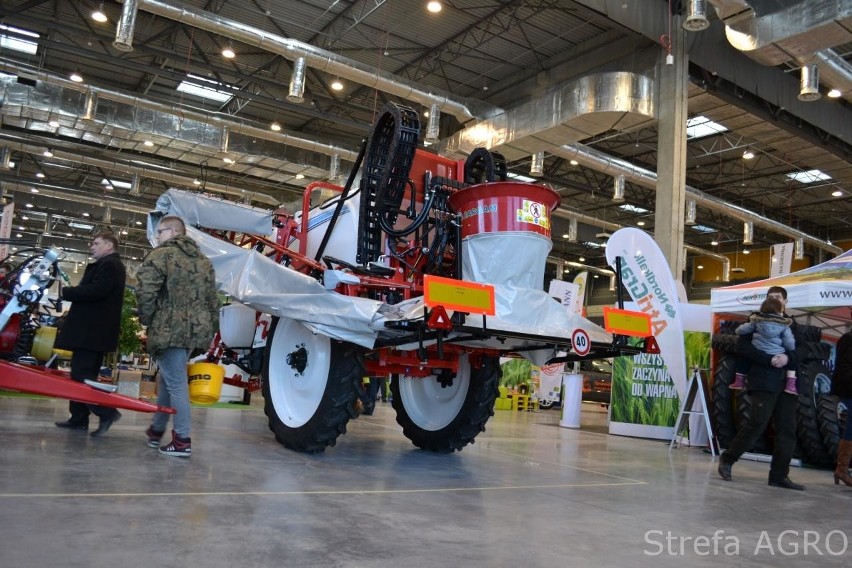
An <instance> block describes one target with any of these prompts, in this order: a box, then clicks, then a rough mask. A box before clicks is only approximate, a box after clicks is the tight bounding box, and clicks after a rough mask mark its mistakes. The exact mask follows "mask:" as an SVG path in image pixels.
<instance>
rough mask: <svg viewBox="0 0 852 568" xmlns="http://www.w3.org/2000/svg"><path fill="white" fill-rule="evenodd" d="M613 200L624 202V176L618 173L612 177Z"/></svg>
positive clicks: (614, 201)
mask: <svg viewBox="0 0 852 568" xmlns="http://www.w3.org/2000/svg"><path fill="white" fill-rule="evenodd" d="M612 202H613V203H623V202H624V176H623V175H617V176H615V177H614V178H612Z"/></svg>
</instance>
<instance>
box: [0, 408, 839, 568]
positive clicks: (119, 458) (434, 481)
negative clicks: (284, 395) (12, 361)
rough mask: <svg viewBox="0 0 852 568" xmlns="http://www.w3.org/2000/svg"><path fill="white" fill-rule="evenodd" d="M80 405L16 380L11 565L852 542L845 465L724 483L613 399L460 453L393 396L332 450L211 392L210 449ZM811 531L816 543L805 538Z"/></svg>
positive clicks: (10, 448)
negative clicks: (177, 451)
mask: <svg viewBox="0 0 852 568" xmlns="http://www.w3.org/2000/svg"><path fill="white" fill-rule="evenodd" d="M255 400H256V403H259V402H260V401H261V399H260V397H256V399H255ZM66 404H67V403H66V402H65V401H61V400H47V399H23V398H0V433H2V439H3V450H2V452H0V479H2V483H1V484H0V511H2V512H0V566H3V567H15V568H29V567H59V566H61V567H67V568H71V567H87V568H89V567H95V568H97V567H101V566H104V567H112V568H134V567H136V566H140V567H141V566H144V567H146V568H151V567H170V566H175V567H178V566H179V567H195V566H198V567H205V568H218V567H235V566H239V567H266V566H269V567H299V568H301V567H312V566H317V567H350V566H352V567H366V566H368V567H372V566H377V567H379V566H381V567H394V568H397V567H404V568H419V567H463V566H476V567H491V566H497V567H503V566H506V567H508V566H518V567H537V566H541V567H556V566H572V567H574V566H595V567H599V566H607V567H627V566H630V567H633V566H655V567H656V566H679V567H684V566H686V567H689V566H707V565H709V564H708V562H722V563H723V564H719V565H724V566H769V565H772V566H797V567H801V566H849V565H850V561H851V560H852V542H850V541H852V521H850V516H849V510H850V506H852V489H847V488H839V487H835V486H834V485H832V478H831V474H830V472H827V471H817V470H808V469H804V470H800V469H794V470H793V472H792V474H791V477H792V478H793V479H794V480H795V481H798V482H802V483H805V484H807V485H808V491H807V492H804V493H801V492H795V491H789V490H783V489H777V488H771V487H768V486H767V485H766V474H767V469H768V466H767V464H764V463H756V462H740V463H738V464H737V465H736V466H735V468H734V482H733V483H725V482H723V481H721V480H720V479H719V478H718V476H717V474H716V471H715V470H716V467H715V463H713V462H711V458H710V456H709V454H705V453H704V452H702V451H701V450H700V449H697V448H682V449H678V450H675V451H674V452H672V453H669V451H668V448H667V445H666V444H664V443H662V442H659V441H648V440H638V439H631V438H623V437H615V436H609V435H607V434H606V414H605V412H604V411H602V409H601V408H600V407H599V406H596V405H584V409H583V416H582V425H583V426H582V428H581V429H580V430H571V429H565V428H560V427H559V426H558V421H559V413H558V411H544V412H538V413H513V412H510V411H498V412H497V415H496V416H495V417H494V418H492V420H491V421H490V422H489V424H488V431H487V432H485V433H483V434H482V435H480V437H479V438H478V442H477V443H476V444H474V445H473V446H469V447H467V448H465V449H464V451H462V452H460V453H456V454H453V455H434V454H429V453H425V452H422V451H419V450H417V449H415V448H414V446H412V445H411V444H410V443H409V442H408V440H407V439H405V438H404V437H403V436H402V433H401V429H400V428H399V427H397V425H396V422H395V421H394V412H393V410H392V408H391V407H390V405H389V404H387V405H383V404H379V405H378V406H377V409H376V413H375V415H373V416H363V417H361V418H359V419H357V420H355V421H352V422H350V424H349V433H348V434H347V435H346V436H343V437H342V438H341V439H340V440H339V441H338V444H337V446H336V447H334V448H330V449H328V450H327V451H326V452H325V453H324V454H319V455H303V454H297V453H294V452H291V451H288V450H286V449H284V448H283V447H281V446H279V445H278V444H277V443H276V442H275V440H274V439H273V437H272V435H271V433H270V432H269V431H268V429H267V426H266V420H265V417H264V415H263V412H262V409H261V408H260V406H259V405H258V404H255V405H252V407H250V408H248V409H245V410H237V409H230V408H225V409H204V408H194V409H193V428H194V435H193V442H194V443H193V452H194V454H193V457H192V458H191V459H189V460H183V459H178V458H168V457H164V456H161V455H159V454H158V453H157V451H156V450H154V449H151V448H148V447H147V446H146V445H145V438H144V435H143V431H144V429H145V427H146V426H147V424H148V421H149V416H148V415H145V414H136V413H133V412H124V418H123V419H122V420H121V421H120V422H118V423H117V424H116V425H115V426H113V428H112V429H111V430H110V432H109V434H108V435H107V436H106V437H105V438H102V439H92V438H90V437H89V436H87V435H83V434H81V433H79V432H68V431H64V430H60V429H58V428H56V427H54V425H53V421H54V420H61V419H64V418H65V417H66V412H65V408H66ZM785 530H786V531H798V532H797V533H796V534H793V533H787V534H786V535H785V534H782V533H783V531H785ZM649 531H656V532H649ZM717 531H719V532H717ZM806 531H811V532H809V533H808V535H809V538H810V539H811V540H816V539H819V542H818V544H817V548H814V547H810V548H808V549H807V550H805V533H806ZM714 533H715V534H716V535H717V544H716V546H717V548H716V550H715V551H714V545H713V540H712V538H713V536H714ZM696 538H697V539H698V540H697V541H696V540H695V539H696ZM702 539H706V540H702ZM779 539H780V541H781V544H780V546H779ZM826 541H827V542H826ZM696 543H697V547H696ZM734 545H737V549H736V550H735V547H734ZM794 546H798V552H797V553H793V552H794ZM827 547H828V548H827ZM829 549H830V550H829ZM818 551H819V552H821V554H822V555H818ZM806 552H807V554H806ZM833 554H834V555H833ZM708 556H709V558H708Z"/></svg>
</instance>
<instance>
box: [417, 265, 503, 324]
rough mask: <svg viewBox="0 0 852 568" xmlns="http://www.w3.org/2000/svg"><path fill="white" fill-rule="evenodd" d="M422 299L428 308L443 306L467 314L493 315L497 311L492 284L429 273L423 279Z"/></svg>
mask: <svg viewBox="0 0 852 568" xmlns="http://www.w3.org/2000/svg"><path fill="white" fill-rule="evenodd" d="M423 300H424V302H425V303H426V306H428V307H430V308H433V307H435V306H443V307H444V308H446V309H448V310H455V311H457V312H465V313H468V314H482V315H486V316H493V315H494V314H495V313H496V311H497V310H496V305H495V303H494V286H491V285H489V284H479V283H478V282H467V281H465V280H454V279H452V278H442V277H440V276H432V275H431V274H427V275H426V276H425V277H424V279H423Z"/></svg>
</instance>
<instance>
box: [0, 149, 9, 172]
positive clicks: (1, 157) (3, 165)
mask: <svg viewBox="0 0 852 568" xmlns="http://www.w3.org/2000/svg"><path fill="white" fill-rule="evenodd" d="M11 167H12V150H10V149H9V148H2V149H0V170H8V169H11Z"/></svg>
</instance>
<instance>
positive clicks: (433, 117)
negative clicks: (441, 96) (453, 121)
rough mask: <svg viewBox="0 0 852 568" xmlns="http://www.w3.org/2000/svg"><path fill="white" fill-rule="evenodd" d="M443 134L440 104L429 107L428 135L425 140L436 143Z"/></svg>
mask: <svg viewBox="0 0 852 568" xmlns="http://www.w3.org/2000/svg"><path fill="white" fill-rule="evenodd" d="M440 135H441V109H440V108H439V107H438V105H432V106H431V107H429V122H428V123H427V124H426V136H425V138H424V141H425V142H427V143H428V144H435V143H437V142H438V140H440Z"/></svg>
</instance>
